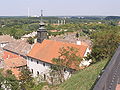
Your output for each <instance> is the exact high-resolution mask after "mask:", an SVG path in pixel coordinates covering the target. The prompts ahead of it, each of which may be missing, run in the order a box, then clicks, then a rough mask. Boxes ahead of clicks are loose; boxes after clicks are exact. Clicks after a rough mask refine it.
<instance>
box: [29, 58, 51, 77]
mask: <svg viewBox="0 0 120 90" xmlns="http://www.w3.org/2000/svg"><path fill="white" fill-rule="evenodd" d="M27 66H28V67H29V69H30V71H31V72H32V69H33V76H34V77H36V76H37V72H39V75H44V74H47V73H48V72H49V70H50V66H51V65H50V64H48V63H45V62H42V61H40V60H36V59H33V58H27Z"/></svg>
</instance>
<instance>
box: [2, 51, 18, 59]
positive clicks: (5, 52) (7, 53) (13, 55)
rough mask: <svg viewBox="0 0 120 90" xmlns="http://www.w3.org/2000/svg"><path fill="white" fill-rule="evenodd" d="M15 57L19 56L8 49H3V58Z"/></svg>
mask: <svg viewBox="0 0 120 90" xmlns="http://www.w3.org/2000/svg"><path fill="white" fill-rule="evenodd" d="M17 57H20V56H18V55H16V54H14V53H11V52H8V51H4V54H3V59H11V58H17Z"/></svg>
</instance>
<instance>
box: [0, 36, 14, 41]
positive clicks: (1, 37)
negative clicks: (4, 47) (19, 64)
mask: <svg viewBox="0 0 120 90" xmlns="http://www.w3.org/2000/svg"><path fill="white" fill-rule="evenodd" d="M13 40H14V39H13V38H12V37H11V36H9V35H1V36H0V43H7V42H11V41H13Z"/></svg>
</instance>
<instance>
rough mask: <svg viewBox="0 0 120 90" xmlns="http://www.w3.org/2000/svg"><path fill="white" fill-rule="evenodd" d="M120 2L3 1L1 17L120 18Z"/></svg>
mask: <svg viewBox="0 0 120 90" xmlns="http://www.w3.org/2000/svg"><path fill="white" fill-rule="evenodd" d="M119 4H120V0H1V1H0V16H27V15H28V8H29V14H30V16H34V15H40V11H41V9H42V10H43V12H44V16H84V15H86V16H120V5H119Z"/></svg>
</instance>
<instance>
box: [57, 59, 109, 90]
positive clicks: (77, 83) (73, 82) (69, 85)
mask: <svg viewBox="0 0 120 90" xmlns="http://www.w3.org/2000/svg"><path fill="white" fill-rule="evenodd" d="M107 61H108V60H104V61H101V62H98V63H96V64H93V65H91V66H90V67H87V68H85V69H83V70H80V71H79V72H77V73H76V74H74V75H73V76H72V77H71V78H70V79H68V80H67V81H66V82H64V83H63V84H61V85H60V86H59V88H58V90H89V89H90V88H91V86H92V85H93V84H94V82H95V80H96V78H97V76H98V74H99V73H100V71H101V70H102V69H103V68H104V66H105V65H106V63H107Z"/></svg>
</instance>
